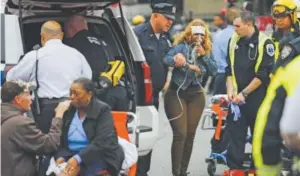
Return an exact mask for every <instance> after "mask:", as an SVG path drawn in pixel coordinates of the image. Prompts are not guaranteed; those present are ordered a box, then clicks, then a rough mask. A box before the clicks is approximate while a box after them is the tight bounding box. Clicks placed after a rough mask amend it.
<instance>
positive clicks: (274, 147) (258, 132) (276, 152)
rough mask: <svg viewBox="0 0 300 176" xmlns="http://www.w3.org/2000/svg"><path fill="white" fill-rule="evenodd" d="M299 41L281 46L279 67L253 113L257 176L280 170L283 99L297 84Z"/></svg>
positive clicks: (271, 173) (299, 81)
mask: <svg viewBox="0 0 300 176" xmlns="http://www.w3.org/2000/svg"><path fill="white" fill-rule="evenodd" d="M299 53H300V37H298V38H296V39H294V40H293V41H291V42H289V43H288V44H286V45H284V46H283V49H282V51H281V53H280V56H279V58H280V60H279V61H280V65H279V67H278V68H277V69H276V70H275V72H274V73H273V76H272V79H271V83H270V85H269V87H268V90H267V94H266V97H265V99H264V101H263V103H262V105H261V107H260V108H259V111H258V113H257V121H256V123H255V129H254V136H253V144H252V145H253V157H254V162H255V167H256V169H257V174H258V175H259V176H273V175H274V176H275V175H278V174H279V173H280V169H281V147H282V138H281V136H280V129H279V125H280V120H281V116H282V112H283V108H284V104H285V100H286V98H287V97H289V96H291V95H292V94H293V92H294V90H295V89H296V86H297V84H298V83H300V76H299V75H300V69H299V68H300V56H299Z"/></svg>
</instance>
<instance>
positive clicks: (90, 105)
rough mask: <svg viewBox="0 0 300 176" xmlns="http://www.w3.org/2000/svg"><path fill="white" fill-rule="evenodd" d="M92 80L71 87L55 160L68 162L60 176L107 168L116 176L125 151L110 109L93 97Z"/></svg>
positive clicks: (90, 175) (93, 173) (96, 172)
mask: <svg viewBox="0 0 300 176" xmlns="http://www.w3.org/2000/svg"><path fill="white" fill-rule="evenodd" d="M93 92H94V85H93V82H92V81H91V80H89V79H86V78H79V79H77V80H75V81H74V82H73V83H72V85H71V89H70V99H71V106H70V108H69V110H68V111H67V112H66V113H65V115H64V116H65V117H64V123H63V130H62V138H61V146H60V149H59V152H58V153H57V155H56V158H57V160H56V162H57V163H58V164H59V163H62V162H65V161H67V166H66V168H65V169H64V171H63V173H62V175H68V176H75V175H78V174H79V175H81V176H96V175H101V174H99V171H103V170H105V171H107V172H108V174H105V175H110V176H117V175H118V173H119V171H120V169H121V166H122V162H123V160H124V153H123V150H122V148H121V146H120V145H119V144H118V137H117V135H116V131H115V127H114V123H113V119H112V115H111V111H110V108H109V106H108V105H107V104H105V103H103V102H101V101H100V100H98V99H97V98H96V97H94V94H93Z"/></svg>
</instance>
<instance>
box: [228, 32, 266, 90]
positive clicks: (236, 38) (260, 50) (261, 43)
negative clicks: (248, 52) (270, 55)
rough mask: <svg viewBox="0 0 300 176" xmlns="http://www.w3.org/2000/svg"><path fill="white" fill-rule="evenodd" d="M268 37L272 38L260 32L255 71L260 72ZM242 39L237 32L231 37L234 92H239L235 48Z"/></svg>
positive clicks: (230, 55)
mask: <svg viewBox="0 0 300 176" xmlns="http://www.w3.org/2000/svg"><path fill="white" fill-rule="evenodd" d="M267 39H270V38H269V37H268V36H266V35H265V34H263V33H262V32H259V36H258V41H259V43H258V57H257V60H256V64H255V69H254V71H255V73H257V72H258V69H259V66H260V64H261V62H262V59H263V55H264V45H265V42H266V40H267ZM239 40H240V37H239V36H238V35H237V33H234V34H233V35H232V37H231V40H230V44H229V47H230V48H229V58H230V63H231V73H232V82H233V88H234V93H235V94H237V91H238V87H237V82H236V78H235V73H234V60H235V49H236V44H237V43H238V41H239Z"/></svg>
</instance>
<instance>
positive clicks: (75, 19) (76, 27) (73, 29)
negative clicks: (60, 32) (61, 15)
mask: <svg viewBox="0 0 300 176" xmlns="http://www.w3.org/2000/svg"><path fill="white" fill-rule="evenodd" d="M64 27H65V32H66V36H67V37H73V36H74V35H75V34H76V33H77V32H79V31H82V30H87V29H88V25H87V21H86V20H85V18H84V17H83V16H80V15H72V16H71V17H70V18H69V19H68V21H66V22H65V26H64Z"/></svg>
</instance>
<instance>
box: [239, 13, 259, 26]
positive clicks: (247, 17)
mask: <svg viewBox="0 0 300 176" xmlns="http://www.w3.org/2000/svg"><path fill="white" fill-rule="evenodd" d="M239 18H241V20H242V21H243V22H244V23H249V22H250V23H251V24H252V25H254V24H255V20H256V17H255V15H254V14H253V13H252V12H250V11H247V10H245V11H242V12H241V13H240V15H239Z"/></svg>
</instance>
